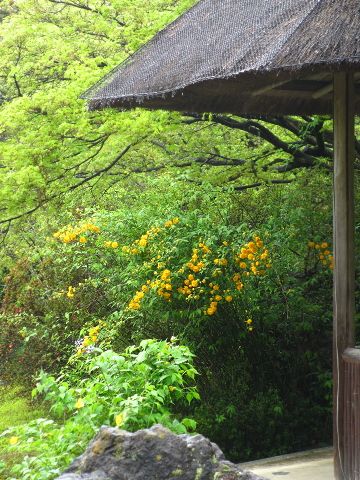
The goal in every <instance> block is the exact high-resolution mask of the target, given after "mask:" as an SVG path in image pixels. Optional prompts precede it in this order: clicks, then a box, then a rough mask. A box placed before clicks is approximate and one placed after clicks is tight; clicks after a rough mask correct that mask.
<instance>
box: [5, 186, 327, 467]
mask: <svg viewBox="0 0 360 480" xmlns="http://www.w3.org/2000/svg"><path fill="white" fill-rule="evenodd" d="M306 182H307V183H306V185H305V184H304V188H303V189H301V188H299V185H296V188H295V187H289V188H287V190H286V195H285V193H284V190H283V189H280V188H279V189H272V190H269V189H263V190H259V191H257V192H251V193H248V194H244V195H242V196H241V197H236V199H234V198H233V197H232V196H231V193H230V194H229V195H228V197H226V195H225V194H223V197H221V196H219V194H218V192H215V193H209V192H208V191H204V190H203V191H194V192H193V193H191V194H190V193H188V194H187V195H186V202H185V201H184V200H183V197H184V195H183V196H181V195H180V196H179V198H178V199H177V201H176V202H174V203H173V204H172V208H171V210H170V207H168V208H167V209H161V208H160V207H159V200H157V201H155V200H156V198H157V197H148V199H149V201H147V200H146V198H145V199H144V198H143V199H141V201H140V200H139V203H138V205H140V204H141V208H135V207H134V206H133V208H132V209H131V211H125V210H123V209H121V208H120V209H119V210H116V211H109V212H98V213H97V214H96V215H95V214H93V215H92V216H88V215H87V213H86V212H84V213H81V212H80V213H77V215H76V222H74V223H73V224H72V225H67V226H66V227H63V228H58V229H57V230H56V231H55V235H53V233H54V232H52V234H51V236H49V238H48V241H47V242H46V247H44V248H43V250H42V255H41V258H40V257H39V256H37V257H36V258H33V259H29V260H28V261H27V262H25V264H27V265H29V264H30V265H31V269H32V271H33V272H36V280H37V282H38V283H37V285H36V289H34V288H32V286H31V282H32V281H35V280H34V276H33V277H32V280H29V279H27V280H25V281H24V282H23V283H21V282H18V286H17V287H16V288H17V292H20V293H18V294H16V295H12V296H11V295H9V294H7V290H8V289H10V290H11V288H12V287H11V283H12V282H11V281H8V283H7V285H6V289H5V296H6V295H7V296H6V298H7V303H6V304H5V306H4V310H5V319H4V323H6V316H8V315H9V318H11V315H13V314H14V312H16V311H18V310H17V309H20V310H21V312H23V311H26V312H27V314H32V316H33V317H34V318H36V320H37V321H38V322H39V325H41V326H43V327H41V328H44V331H46V335H47V337H46V338H47V340H46V342H44V345H43V346H42V353H41V355H40V357H41V356H43V358H47V363H48V364H49V366H51V368H50V370H52V371H55V372H56V371H57V372H60V371H61V369H62V368H63V367H64V366H65V365H66V363H67V360H68V358H69V356H70V355H73V354H75V353H76V352H77V353H78V355H79V358H80V359H81V358H82V356H83V353H84V352H86V351H87V350H88V349H91V348H97V347H99V346H101V348H103V349H112V350H114V351H115V352H120V351H122V350H123V349H124V348H125V347H127V346H128V345H131V344H134V343H138V342H140V341H141V340H142V339H144V338H158V339H166V338H167V339H169V338H171V336H173V335H175V336H178V337H179V338H180V339H181V341H182V343H184V344H186V345H188V346H189V347H190V348H191V350H192V351H193V352H194V353H195V354H196V366H197V369H198V370H199V372H200V374H201V375H200V376H199V378H198V380H197V383H198V387H199V390H200V392H201V396H202V403H201V405H200V406H198V407H196V412H195V415H196V419H197V421H198V429H199V431H201V432H203V433H205V434H207V435H208V436H210V437H211V438H212V439H213V440H215V441H217V442H219V444H220V445H221V446H222V448H224V450H225V451H226V453H227V454H228V455H230V456H231V457H232V458H233V459H236V460H239V459H247V458H254V457H259V456H264V455H268V454H277V453H285V452H286V451H289V450H297V449H301V448H306V447H310V446H318V445H322V444H324V443H327V442H329V441H330V439H331V413H330V412H331V379H330V372H331V361H330V358H331V355H330V352H331V337H332V336H331V316H332V312H331V290H332V272H331V264H332V259H331V246H330V241H329V239H330V238H331V202H330V196H329V195H328V192H329V190H327V184H326V182H324V185H323V189H322V190H321V191H319V190H318V185H316V186H312V184H311V182H310V181H309V179H307V180H306ZM305 186H306V188H305ZM154 199H155V200H154ZM152 200H153V203H151V201H152ZM182 202H184V203H182ZM169 203H170V202H169ZM176 203H178V205H176ZM311 204H313V205H316V208H309V207H308V205H311ZM325 244H328V245H325ZM316 247H319V248H316ZM252 250H254V251H252ZM249 255H250V258H249ZM252 255H253V256H254V257H252ZM262 255H264V256H263V258H261V256H262ZM322 256H323V257H324V258H322ZM239 257H240V258H239ZM257 262H259V264H258V265H256V263H257ZM323 262H325V263H323ZM242 263H244V264H246V265H245V266H244V265H241V264H242ZM243 267H244V268H243ZM26 268H28V267H26ZM16 275H17V276H18V277H21V275H20V273H17V272H14V273H13V274H12V273H11V272H10V275H9V276H8V278H12V276H16ZM23 278H26V275H23ZM21 292H23V293H21ZM34 296H35V297H36V302H35V301H34ZM219 297H221V299H220V298H219ZM17 315H19V314H17ZM29 318H30V317H29ZM9 323H11V322H9ZM41 328H40V326H35V325H33V327H32V328H31V329H30V330H31V332H32V333H31V334H30V335H28V336H30V339H29V341H28V348H29V349H30V350H31V342H32V341H34V342H35V341H38V338H41V335H39V334H38V332H41ZM5 331H6V329H4V332H5ZM0 338H1V333H0ZM20 347H21V340H20V344H19V346H18V347H17V349H19V351H21V350H20ZM21 348H22V347H21ZM17 349H16V351H17ZM34 350H37V351H38V349H36V348H34ZM58 352H59V353H60V358H59V359H57V358H56V354H57V353H58ZM40 357H39V358H38V360H36V359H34V361H33V362H32V363H31V368H32V372H29V373H28V376H31V374H32V375H33V374H35V373H36V372H37V371H38V369H39V367H40V366H41V367H43V368H45V369H46V370H48V371H49V369H48V368H47V367H46V365H45V367H44V363H46V362H43V361H42V358H40ZM13 365H14V364H13ZM309 415H311V417H312V418H313V419H314V421H313V422H312V423H311V426H310V427H309V425H308V422H307V418H308V416H309ZM264 428H266V429H267V431H268V432H269V434H268V435H264ZM269 438H270V439H272V440H271V441H269Z"/></svg>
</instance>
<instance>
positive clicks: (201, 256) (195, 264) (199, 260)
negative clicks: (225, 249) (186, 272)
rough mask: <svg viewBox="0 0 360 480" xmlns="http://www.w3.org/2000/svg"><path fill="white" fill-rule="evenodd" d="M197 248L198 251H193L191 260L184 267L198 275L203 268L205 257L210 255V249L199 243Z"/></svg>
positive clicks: (195, 249)
mask: <svg viewBox="0 0 360 480" xmlns="http://www.w3.org/2000/svg"><path fill="white" fill-rule="evenodd" d="M199 247H200V249H199V248H194V249H193V251H192V256H191V260H190V261H189V262H188V263H187V264H186V266H187V267H188V268H189V269H190V270H191V271H192V272H194V273H198V272H200V271H201V270H202V269H203V268H204V266H205V263H204V260H205V257H206V255H207V254H208V253H210V249H209V248H208V247H207V246H206V245H205V244H204V243H199Z"/></svg>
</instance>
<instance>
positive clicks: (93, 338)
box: [76, 320, 106, 355]
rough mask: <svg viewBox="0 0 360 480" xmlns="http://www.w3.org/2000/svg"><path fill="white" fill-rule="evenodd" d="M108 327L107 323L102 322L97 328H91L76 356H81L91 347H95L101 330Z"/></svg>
mask: <svg viewBox="0 0 360 480" xmlns="http://www.w3.org/2000/svg"><path fill="white" fill-rule="evenodd" d="M105 326H106V322H103V321H102V320H100V322H99V323H98V325H96V326H95V327H90V328H89V331H88V334H87V335H86V336H85V337H84V339H83V341H82V342H81V344H80V345H79V347H78V349H77V352H76V354H77V355H81V354H83V353H85V351H86V349H87V348H88V347H90V346H91V345H94V344H95V343H96V342H97V340H98V337H99V333H100V330H101V329H102V328H103V327H105Z"/></svg>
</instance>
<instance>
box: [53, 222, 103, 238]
mask: <svg viewBox="0 0 360 480" xmlns="http://www.w3.org/2000/svg"><path fill="white" fill-rule="evenodd" d="M86 233H88V234H89V233H100V227H98V226H97V225H94V224H93V223H84V224H83V225H80V226H78V227H73V226H72V225H67V226H66V227H65V228H63V229H61V230H59V231H58V232H55V233H54V234H53V237H54V238H56V239H57V240H60V241H61V242H62V243H73V242H79V243H86V242H87V238H86V237H85V236H84V234H86Z"/></svg>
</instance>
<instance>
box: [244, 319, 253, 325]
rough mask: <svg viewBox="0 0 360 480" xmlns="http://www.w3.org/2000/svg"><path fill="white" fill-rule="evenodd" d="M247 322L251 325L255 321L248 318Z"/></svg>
mask: <svg viewBox="0 0 360 480" xmlns="http://www.w3.org/2000/svg"><path fill="white" fill-rule="evenodd" d="M245 323H246V324H247V325H251V324H252V323H253V321H252V320H251V318H248V319H247V320H246V322H245Z"/></svg>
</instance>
